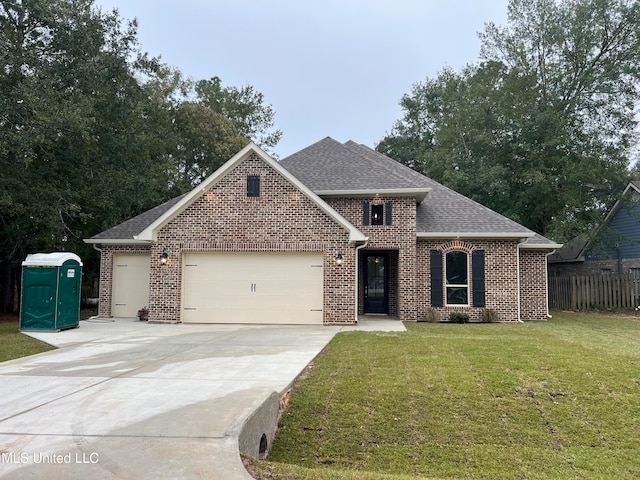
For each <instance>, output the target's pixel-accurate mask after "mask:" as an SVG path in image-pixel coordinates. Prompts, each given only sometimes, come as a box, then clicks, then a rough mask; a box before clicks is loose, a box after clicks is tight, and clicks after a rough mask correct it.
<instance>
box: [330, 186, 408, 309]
mask: <svg viewBox="0 0 640 480" xmlns="http://www.w3.org/2000/svg"><path fill="white" fill-rule="evenodd" d="M325 201H326V202H327V203H328V204H329V205H330V206H331V207H333V208H334V209H335V210H336V211H337V212H338V213H340V214H341V215H342V216H343V217H345V218H346V219H347V220H348V221H349V223H351V224H352V225H354V226H356V227H357V228H358V230H360V231H361V232H362V233H364V234H365V235H366V236H367V237H369V241H368V243H367V245H366V246H365V247H364V248H363V249H362V250H360V252H361V254H360V259H359V261H360V265H359V269H358V270H359V272H360V275H361V277H360V281H359V282H358V284H359V287H360V288H359V292H358V299H359V301H358V312H359V314H362V313H363V297H364V289H363V288H364V287H363V285H364V281H363V280H364V278H363V277H362V272H363V270H364V268H363V265H362V258H363V254H364V253H365V252H376V251H378V252H388V255H389V270H390V274H389V275H390V276H389V288H390V292H389V314H390V315H393V316H397V317H398V318H399V319H400V320H416V319H417V310H416V288H415V282H416V201H415V199H414V198H408V197H368V198H367V197H365V198H345V197H339V198H335V197H329V198H325ZM364 202H368V203H369V204H381V205H385V210H386V205H387V204H389V203H390V204H391V205H392V209H391V211H392V220H391V225H387V224H386V223H387V222H386V219H385V222H383V224H382V225H364V224H363V203H364ZM386 214H387V212H386V211H385V212H384V215H386Z"/></svg>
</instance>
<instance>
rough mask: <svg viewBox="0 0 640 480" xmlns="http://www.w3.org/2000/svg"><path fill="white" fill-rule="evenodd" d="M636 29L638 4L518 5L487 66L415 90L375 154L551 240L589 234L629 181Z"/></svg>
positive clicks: (494, 30)
mask: <svg viewBox="0 0 640 480" xmlns="http://www.w3.org/2000/svg"><path fill="white" fill-rule="evenodd" d="M639 30H640V7H639V5H638V2H637V1H633V2H631V1H625V0H615V1H609V0H572V1H559V0H512V1H511V2H510V4H509V23H508V25H507V26H506V27H504V28H500V27H497V26H495V25H493V24H489V25H488V26H487V27H486V30H485V32H484V33H483V34H482V35H481V39H482V50H481V54H482V58H481V61H480V62H478V63H476V64H473V65H468V66H467V67H465V68H464V69H463V70H462V71H461V72H460V73H456V72H453V71H451V70H444V71H443V72H441V73H440V74H439V75H438V77H437V78H436V79H433V80H427V81H425V82H422V83H418V84H416V85H414V87H413V89H412V92H411V94H409V95H405V96H404V97H403V99H402V101H401V105H402V107H403V110H404V118H403V119H402V120H400V121H398V122H396V124H395V125H394V128H393V130H392V132H391V134H390V135H388V136H387V137H385V138H384V139H383V140H382V141H381V142H380V144H379V145H378V147H377V148H378V149H379V150H380V151H382V152H383V153H387V154H389V155H390V156H392V157H394V158H397V159H398V160H400V161H402V162H404V163H407V164H409V165H411V166H413V167H414V168H416V169H417V170H421V171H424V172H425V173H427V174H428V175H430V176H432V177H433V178H434V179H436V180H439V181H442V182H443V183H445V184H447V185H449V186H451V187H452V188H454V189H456V190H458V191H460V192H462V193H464V194H466V195H468V196H470V197H472V198H474V199H476V200H478V201H480V202H481V203H484V204H486V205H488V206H490V207H491V208H494V209H495V210H497V211H499V212H501V213H503V214H505V215H507V216H509V217H511V218H513V219H514V220H516V221H519V222H521V223H523V224H524V225H526V226H528V227H529V228H531V229H533V230H535V231H538V232H540V233H542V234H545V235H550V236H553V237H554V238H556V239H558V240H566V239H569V238H572V237H573V236H575V235H577V234H579V233H582V232H584V231H589V230H591V229H592V227H593V226H594V224H596V223H597V222H598V220H600V219H601V218H602V215H603V212H605V211H606V210H607V209H608V208H609V207H610V206H611V205H612V203H613V201H614V200H615V196H616V195H617V194H618V192H620V191H622V188H623V187H624V185H625V183H626V182H627V179H628V172H627V166H628V164H629V158H630V156H631V155H632V153H633V146H634V144H635V141H636V133H635V127H636V120H635V116H634V106H635V102H636V100H637V98H638V80H639V79H640V38H639V36H638V33H639ZM407 146H410V148H407ZM403 149H404V150H403ZM407 155H412V156H411V157H409V156H407Z"/></svg>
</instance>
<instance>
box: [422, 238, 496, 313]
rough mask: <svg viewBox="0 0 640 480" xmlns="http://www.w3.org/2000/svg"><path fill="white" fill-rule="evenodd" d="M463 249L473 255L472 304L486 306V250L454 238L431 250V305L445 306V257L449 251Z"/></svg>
mask: <svg viewBox="0 0 640 480" xmlns="http://www.w3.org/2000/svg"><path fill="white" fill-rule="evenodd" d="M454 251H461V252H464V253H466V254H467V255H469V256H470V257H471V272H470V274H471V279H470V286H471V295H472V298H471V300H472V301H471V306H473V307H485V306H486V300H485V258H484V250H480V249H476V248H474V247H473V246H471V245H469V244H468V243H466V242H463V241H460V240H452V241H450V242H447V243H445V244H443V245H441V246H440V247H439V248H438V249H434V250H431V251H430V254H429V255H430V264H431V306H432V307H442V306H444V294H445V290H444V268H443V267H444V265H443V264H444V259H445V258H446V255H447V253H450V252H454Z"/></svg>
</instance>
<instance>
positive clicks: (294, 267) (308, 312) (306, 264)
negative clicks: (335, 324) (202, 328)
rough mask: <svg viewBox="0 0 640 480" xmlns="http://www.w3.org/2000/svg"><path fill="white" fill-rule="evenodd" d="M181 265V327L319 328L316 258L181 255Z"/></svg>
mask: <svg viewBox="0 0 640 480" xmlns="http://www.w3.org/2000/svg"><path fill="white" fill-rule="evenodd" d="M183 265H184V268H183V295H182V321H183V322H185V323H287V324H321V323H322V302H323V273H322V272H323V268H322V254H319V253H186V254H185V256H184V264H183Z"/></svg>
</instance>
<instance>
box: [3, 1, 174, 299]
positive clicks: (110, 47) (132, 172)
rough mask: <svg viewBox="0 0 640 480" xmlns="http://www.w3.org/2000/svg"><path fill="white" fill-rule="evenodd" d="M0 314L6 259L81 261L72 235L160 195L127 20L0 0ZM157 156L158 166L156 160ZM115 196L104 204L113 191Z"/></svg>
mask: <svg viewBox="0 0 640 480" xmlns="http://www.w3.org/2000/svg"><path fill="white" fill-rule="evenodd" d="M0 27H1V28H0V57H1V58H2V65H3V69H2V70H0V112H2V113H0V192H1V193H0V267H1V268H0V270H1V271H2V276H0V282H2V285H3V289H2V300H3V301H2V303H1V304H0V310H6V309H8V308H9V307H10V304H11V300H12V298H11V297H12V295H13V293H14V292H13V291H11V289H10V288H9V286H8V284H7V282H6V279H7V278H8V277H9V276H10V274H9V272H10V268H9V267H10V264H11V262H16V261H17V262H19V261H20V260H22V259H24V257H25V256H26V254H27V253H33V252H35V251H51V250H73V251H76V252H78V253H80V254H82V255H81V256H85V255H86V256H87V257H88V256H91V255H90V252H91V250H89V249H88V247H87V246H86V245H85V244H84V243H83V242H82V238H86V237H87V236H91V235H93V234H95V233H96V232H98V231H100V230H102V229H104V228H106V227H108V226H111V225H113V224H114V223H116V222H117V221H120V220H122V218H123V217H126V216H127V215H130V214H131V213H134V212H135V213H139V210H141V209H144V208H148V207H149V206H151V205H153V203H154V202H155V201H159V200H161V199H163V198H165V197H166V195H167V182H166V170H167V169H166V166H163V165H162V164H161V163H160V162H161V160H162V158H163V157H162V156H160V155H156V153H157V148H158V146H159V145H161V144H162V142H161V141H160V140H161V138H162V132H161V131H158V130H156V129H155V128H154V127H155V126H157V124H156V122H155V120H154V116H155V115H156V113H157V109H156V108H155V106H154V105H153V104H152V103H151V102H149V100H148V97H147V96H146V95H145V92H144V90H143V89H142V88H141V86H140V84H139V83H138V81H137V79H136V76H138V75H143V74H145V73H147V74H153V70H154V68H155V67H156V66H157V62H156V61H154V60H152V59H148V58H146V57H145V56H144V55H142V54H141V53H140V52H139V50H138V47H137V43H136V25H135V22H129V23H126V24H123V23H122V21H121V20H120V18H119V17H118V15H117V13H116V12H112V13H108V14H102V13H101V12H99V11H97V10H96V9H95V8H93V4H92V1H91V0H75V1H70V0H28V1H27V0H23V1H19V0H0ZM159 159H160V161H159ZM116 191H117V192H118V195H114V192H116Z"/></svg>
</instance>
